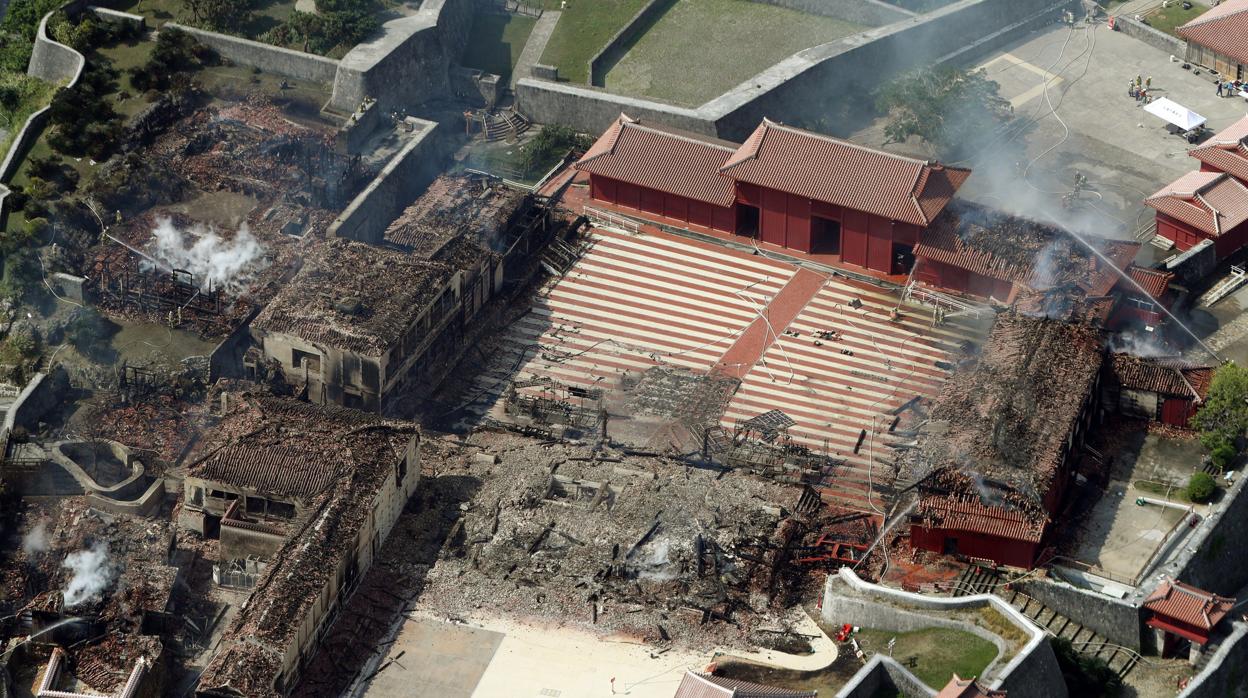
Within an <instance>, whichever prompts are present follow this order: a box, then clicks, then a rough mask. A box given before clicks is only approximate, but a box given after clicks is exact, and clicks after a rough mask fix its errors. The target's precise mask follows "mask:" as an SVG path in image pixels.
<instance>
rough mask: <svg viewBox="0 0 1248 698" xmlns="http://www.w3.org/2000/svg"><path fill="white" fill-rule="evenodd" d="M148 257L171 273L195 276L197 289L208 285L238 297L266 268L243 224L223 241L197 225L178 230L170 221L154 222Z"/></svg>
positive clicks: (258, 242)
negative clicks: (157, 261)
mask: <svg viewBox="0 0 1248 698" xmlns="http://www.w3.org/2000/svg"><path fill="white" fill-rule="evenodd" d="M153 234H154V236H155V239H154V240H153V243H152V249H151V250H150V252H151V255H152V256H153V257H154V258H156V259H157V260H159V261H160V262H161V263H163V264H166V265H168V266H170V267H172V268H174V269H185V270H186V271H189V272H191V273H192V274H194V275H195V279H196V280H197V281H198V282H199V284H200V287H201V288H205V289H206V288H208V286H209V285H212V286H213V287H216V288H224V289H225V290H227V291H230V292H232V293H238V292H239V291H241V290H243V287H244V286H245V285H246V284H247V282H248V281H250V280H251V279H252V278H254V277H255V275H256V273H257V272H259V271H260V270H261V269H263V268H264V267H265V266H267V265H268V260H266V259H265V258H264V248H262V247H261V246H260V241H258V240H256V238H255V236H253V235H252V234H251V230H249V229H248V227H247V224H246V223H244V224H243V225H242V226H241V227H240V228H239V229H238V233H237V234H235V235H234V237H233V238H232V239H229V240H226V239H224V238H222V237H221V236H220V235H218V234H217V232H216V231H215V230H213V229H211V228H208V227H206V226H204V225H201V224H196V225H195V226H192V227H191V228H190V229H189V230H179V229H178V228H177V227H176V226H174V224H173V221H172V220H170V219H168V218H160V219H157V221H156V230H155V231H153Z"/></svg>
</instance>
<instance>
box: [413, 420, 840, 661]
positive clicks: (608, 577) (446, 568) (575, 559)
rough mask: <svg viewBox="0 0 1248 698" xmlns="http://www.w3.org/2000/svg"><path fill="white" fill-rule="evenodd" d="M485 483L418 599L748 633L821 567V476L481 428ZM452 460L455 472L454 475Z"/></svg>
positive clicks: (678, 629)
mask: <svg viewBox="0 0 1248 698" xmlns="http://www.w3.org/2000/svg"><path fill="white" fill-rule="evenodd" d="M471 443H472V445H473V446H475V447H477V449H479V450H477V451H476V452H475V453H473V454H472V455H471V456H468V455H467V454H465V455H463V456H461V457H460V461H459V463H458V464H456V465H452V471H451V472H455V473H456V474H458V475H462V476H464V477H465V479H470V480H472V481H474V482H480V489H479V490H477V491H476V492H475V494H474V495H473V496H472V497H471V501H470V503H469V504H468V505H467V509H466V513H465V514H464V515H463V517H462V518H461V519H460V520H459V521H458V522H456V524H455V526H454V528H453V529H452V531H451V533H450V535H449V536H448V537H447V539H446V543H445V545H444V547H443V549H442V550H441V552H440V558H441V559H440V561H439V563H438V565H437V566H436V567H435V568H434V569H433V570H432V572H431V573H430V578H429V586H428V588H427V589H426V590H425V591H424V592H423V593H422V595H421V600H420V603H421V604H422V605H427V606H428V607H429V608H430V609H431V610H433V611H435V612H438V613H441V614H444V615H445V616H448V617H452V618H460V617H465V616H469V615H472V614H474V613H475V612H477V611H478V609H489V610H490V611H491V612H497V611H499V610H500V609H501V610H504V612H510V613H513V614H517V615H521V616H528V617H532V618H542V619H552V618H557V619H560V620H561V621H563V622H570V623H579V624H583V625H586V626H590V627H593V628H595V629H597V630H598V631H601V632H613V633H619V634H623V635H627V636H631V637H635V638H638V639H641V640H644V641H648V642H653V643H656V644H666V643H675V642H679V643H681V644H684V645H689V646H697V647H710V646H728V645H745V644H750V640H749V638H750V636H751V632H752V631H753V630H755V629H756V628H758V627H759V626H760V625H763V624H765V623H768V622H771V621H774V620H776V619H777V618H778V617H779V615H781V612H782V609H783V608H784V607H786V606H787V605H788V603H789V602H790V601H791V600H792V596H793V592H794V587H795V585H797V584H799V583H801V580H800V578H801V577H803V576H806V573H807V572H808V571H809V568H798V567H795V566H793V565H790V558H792V557H793V556H794V554H796V553H800V552H801V551H802V546H803V540H804V538H805V537H806V536H805V533H806V532H807V531H808V530H809V529H810V527H811V522H810V521H809V520H808V518H807V517H808V516H809V515H810V514H812V513H813V511H814V510H815V509H816V508H817V502H818V500H817V497H813V495H812V493H811V492H810V490H809V489H807V488H804V487H801V486H797V485H785V484H781V483H778V482H775V481H774V480H769V479H766V478H762V477H758V476H754V475H750V474H745V473H737V472H731V471H717V470H707V469H699V468H692V467H689V466H687V465H685V464H682V463H680V462H677V461H672V460H668V459H665V458H661V457H653V456H638V455H632V456H629V455H626V454H623V453H619V454H616V453H613V452H611V451H600V450H595V449H594V448H592V447H590V446H580V445H575V444H572V443H568V442H555V441H550V440H547V441H539V440H536V439H530V438H527V437H522V436H516V435H511V434H504V433H493V432H480V433H478V434H476V435H474V436H473V437H472V439H471ZM446 472H447V471H443V474H446Z"/></svg>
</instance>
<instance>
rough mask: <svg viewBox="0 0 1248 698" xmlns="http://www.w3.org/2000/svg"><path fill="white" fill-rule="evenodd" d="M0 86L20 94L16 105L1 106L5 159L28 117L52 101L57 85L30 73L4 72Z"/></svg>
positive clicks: (1, 155) (1, 148) (1, 152)
mask: <svg viewBox="0 0 1248 698" xmlns="http://www.w3.org/2000/svg"><path fill="white" fill-rule="evenodd" d="M0 87H3V88H5V89H9V88H12V89H15V90H16V93H17V95H18V101H17V104H16V105H15V106H13V107H12V108H9V107H0V128H3V129H4V131H5V135H4V138H3V142H0V160H3V159H4V156H5V155H7V154H8V152H9V148H10V147H11V146H12V145H13V139H14V138H16V137H17V132H18V131H21V130H22V126H23V125H24V124H25V123H26V119H28V118H30V115H31V114H34V113H35V112H36V111H38V110H40V109H42V108H43V107H46V106H47V105H48V104H49V103H50V102H51V101H52V94H53V93H54V92H56V87H57V86H56V85H53V84H51V83H47V82H44V81H42V80H40V79H39V78H33V77H30V76H28V75H22V74H19V73H4V74H0Z"/></svg>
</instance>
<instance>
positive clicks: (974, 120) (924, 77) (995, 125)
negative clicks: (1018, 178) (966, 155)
mask: <svg viewBox="0 0 1248 698" xmlns="http://www.w3.org/2000/svg"><path fill="white" fill-rule="evenodd" d="M998 90H999V86H998V85H997V83H995V82H993V81H992V80H990V79H988V76H987V74H986V73H985V72H984V71H982V70H976V71H971V72H968V71H965V70H961V69H959V68H955V67H953V66H947V65H939V66H933V67H927V68H921V69H919V70H915V71H912V72H909V73H906V74H904V75H902V76H900V77H898V78H895V79H893V80H892V81H890V82H888V83H886V84H885V85H884V86H883V87H882V88H881V89H880V90H879V92H878V93H877V94H876V104H877V106H878V107H879V109H880V110H881V111H883V112H886V113H887V114H888V117H889V121H888V124H887V125H886V126H885V127H884V135H885V136H886V137H887V139H888V141H887V142H888V143H900V142H903V141H905V140H906V139H907V138H909V137H910V136H918V137H919V138H921V139H922V140H923V141H924V142H925V143H928V144H930V145H932V146H933V147H935V148H937V149H938V150H939V151H941V153H942V155H943V156H944V157H946V158H954V157H956V156H958V155H960V154H962V152H963V151H964V149H966V148H967V147H969V146H971V145H973V144H974V143H979V142H982V141H983V139H984V136H985V134H988V133H990V132H992V131H994V130H997V129H999V128H1000V127H1001V126H1002V125H1003V124H1005V123H1006V122H1008V121H1009V120H1010V119H1011V118H1012V116H1013V113H1014V108H1013V107H1012V106H1010V102H1009V100H1007V99H1005V98H1003V97H1001V95H1000V94H999V93H998Z"/></svg>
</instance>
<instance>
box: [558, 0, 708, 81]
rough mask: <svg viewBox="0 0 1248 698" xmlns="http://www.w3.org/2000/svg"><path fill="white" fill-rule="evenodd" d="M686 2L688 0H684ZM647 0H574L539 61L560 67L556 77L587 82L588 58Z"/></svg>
mask: <svg viewBox="0 0 1248 698" xmlns="http://www.w3.org/2000/svg"><path fill="white" fill-rule="evenodd" d="M684 1H687V0H684ZM645 4H646V0H576V1H574V2H571V3H569V7H568V9H566V10H564V11H563V14H561V15H560V16H559V24H557V25H555V31H554V33H553V34H551V35H550V42H549V43H547V44H546V50H545V52H543V53H542V63H544V64H546V65H553V66H555V67H557V68H558V69H559V77H560V78H562V79H565V80H569V81H571V82H580V83H584V82H588V81H589V59H590V58H593V56H594V54H596V53H598V51H599V50H601V49H602V47H603V46H606V45H607V42H608V41H610V40H611V37H613V36H615V33H616V32H618V31H619V30H620V28H621V27H623V26H624V25H625V24H627V23H628V20H630V19H632V18H633V15H635V14H637V11H638V10H640V9H641V8H642V6H643V5H645ZM545 6H546V9H558V8H559V2H558V0H547V2H546V3H545Z"/></svg>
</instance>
